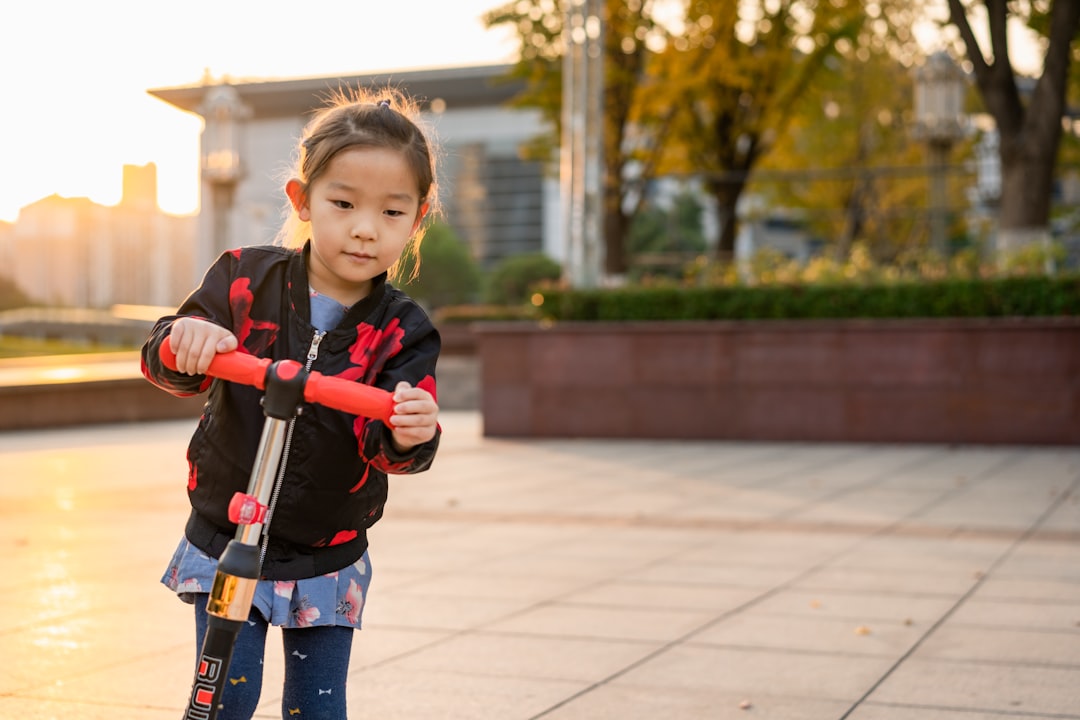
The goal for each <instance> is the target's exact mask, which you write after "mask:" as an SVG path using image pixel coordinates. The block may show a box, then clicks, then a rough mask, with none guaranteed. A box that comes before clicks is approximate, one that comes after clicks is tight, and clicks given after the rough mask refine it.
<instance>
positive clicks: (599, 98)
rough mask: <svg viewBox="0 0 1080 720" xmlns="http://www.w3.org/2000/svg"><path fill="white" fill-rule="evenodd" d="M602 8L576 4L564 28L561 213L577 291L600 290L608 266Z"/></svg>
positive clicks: (599, 2) (579, 0)
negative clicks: (603, 271)
mask: <svg viewBox="0 0 1080 720" xmlns="http://www.w3.org/2000/svg"><path fill="white" fill-rule="evenodd" d="M603 7H604V2H603V0H571V1H570V2H569V3H568V6H567V10H566V18H565V23H564V26H563V42H564V43H565V46H566V50H565V54H564V55H563V96H562V100H563V107H562V138H561V144H562V148H561V149H562V153H561V158H560V166H559V185H560V189H561V203H560V205H561V209H560V212H561V215H562V227H563V237H564V244H565V247H566V267H567V276H568V278H569V280H570V283H571V285H573V286H575V287H595V286H596V285H598V284H599V282H600V274H601V268H602V267H603V257H604V245H603V238H604V232H603V225H604V195H603V184H604V177H603V173H604V164H603V137H604V135H603V132H604V108H603V98H604V66H603V61H604V52H603V43H604V38H603Z"/></svg>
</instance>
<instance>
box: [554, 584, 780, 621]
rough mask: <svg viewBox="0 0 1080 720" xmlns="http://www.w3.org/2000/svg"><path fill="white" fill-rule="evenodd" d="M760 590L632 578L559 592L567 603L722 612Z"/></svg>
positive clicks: (731, 608)
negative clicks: (655, 581) (654, 581)
mask: <svg viewBox="0 0 1080 720" xmlns="http://www.w3.org/2000/svg"><path fill="white" fill-rule="evenodd" d="M760 595H761V593H760V592H759V591H757V590H754V589H752V588H738V587H728V586H724V585H689V584H686V585H675V584H673V583H667V584H663V585H661V584H658V583H645V582H634V581H613V582H605V583H601V584H596V585H591V586H589V587H587V588H585V589H582V590H578V591H576V592H571V593H567V594H565V595H563V596H562V597H561V601H562V602H564V603H566V604H569V605H589V606H598V607H624V608H661V609H667V610H708V611H711V612H715V613H726V612H730V611H732V610H735V609H736V608H738V607H739V606H740V605H744V604H746V603H747V602H750V601H751V600H753V599H755V598H757V597H760Z"/></svg>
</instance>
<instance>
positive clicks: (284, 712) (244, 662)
mask: <svg viewBox="0 0 1080 720" xmlns="http://www.w3.org/2000/svg"><path fill="white" fill-rule="evenodd" d="M208 598H209V595H207V594H200V595H196V596H195V633H196V640H195V643H196V645H195V657H196V658H198V657H199V656H200V655H202V644H203V639H204V637H205V636H206V624H207V613H206V601H207V599H208ZM268 627H269V624H268V623H267V621H266V619H265V618H264V617H263V616H262V613H260V612H259V611H258V610H256V609H254V608H252V610H251V614H250V615H249V616H248V622H247V624H245V625H244V626H243V627H242V628H241V629H240V633H239V635H238V636H237V638H236V645H235V646H234V647H233V655H232V662H231V663H230V664H229V672H228V677H227V679H226V681H225V690H224V692H223V693H222V696H221V704H222V708H221V710H220V712H218V716H217V717H218V720H249V719H250V718H251V716H252V715H254V714H255V708H256V707H257V706H258V704H259V695H260V694H261V693H262V677H263V655H264V653H265V652H266V631H267V628H268ZM281 637H282V644H283V645H284V647H285V685H284V688H283V690H282V698H281V717H282V718H285V719H286V720H289V719H290V718H302V719H303V720H313V719H314V720H346V714H345V683H346V680H347V679H348V673H349V654H350V652H351V651H352V639H353V633H352V628H350V627H341V626H335V625H322V626H318V627H310V628H293V629H283V630H282V631H281Z"/></svg>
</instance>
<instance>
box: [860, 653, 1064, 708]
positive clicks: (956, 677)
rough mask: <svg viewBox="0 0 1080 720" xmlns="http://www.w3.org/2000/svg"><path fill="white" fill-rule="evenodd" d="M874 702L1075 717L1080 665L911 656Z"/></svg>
mask: <svg viewBox="0 0 1080 720" xmlns="http://www.w3.org/2000/svg"><path fill="white" fill-rule="evenodd" d="M868 700H870V701H872V702H874V703H890V704H900V705H903V704H909V703H918V704H919V705H926V706H930V707H939V708H942V709H950V710H967V711H972V712H984V713H1005V714H1007V713H1029V714H1038V713H1042V714H1045V715H1060V716H1065V717H1075V716H1076V715H1077V709H1078V708H1080V667H1072V668H1059V667H1047V666H1028V665H1010V664H997V663H988V662H957V661H952V660H936V659H919V658H910V659H908V660H907V661H906V662H905V663H904V664H903V665H902V666H901V667H900V668H898V669H897V670H896V672H895V673H893V674H892V675H890V676H889V677H888V678H886V679H885V681H884V682H883V683H882V684H881V685H880V686H879V687H878V688H877V689H876V690H875V691H874V692H873V693H872V694H871V695H870V697H869V698H868Z"/></svg>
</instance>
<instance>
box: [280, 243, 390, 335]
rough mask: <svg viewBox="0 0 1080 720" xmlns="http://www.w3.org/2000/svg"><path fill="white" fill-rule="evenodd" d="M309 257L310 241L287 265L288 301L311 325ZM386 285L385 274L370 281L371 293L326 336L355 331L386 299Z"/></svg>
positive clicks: (358, 302) (354, 306) (353, 307)
mask: <svg viewBox="0 0 1080 720" xmlns="http://www.w3.org/2000/svg"><path fill="white" fill-rule="evenodd" d="M310 256H311V241H310V240H309V241H308V242H306V243H304V247H303V248H301V249H300V251H298V252H297V253H296V255H295V256H294V257H293V259H292V261H291V262H290V263H289V299H290V301H291V304H292V306H293V310H294V311H295V312H296V314H297V315H299V316H300V317H301V318H303V319H304V321H305V322H307V323H308V324H309V325H310V324H311V300H310V296H309V295H308V273H307V267H308V258H309V257H310ZM386 290H387V283H386V273H385V272H384V273H382V274H381V275H379V276H378V277H375V278H372V280H371V292H370V293H368V296H367V297H365V298H363V299H362V300H359V301H357V302H356V303H354V304H353V305H352V307H350V308H349V311H348V312H347V313H345V317H344V319H343V320H342V321H341V324H340V325H339V326H338V329H336V330H333V331H331V333H328V334H337V333H338V332H341V331H343V330H345V331H349V330H351V331H352V332H353V333H355V331H356V326H357V325H359V324H360V323H362V322H364V321H365V320H366V319H367V318H369V317H370V316H371V314H372V313H373V312H374V311H375V310H376V309H377V308H378V307H379V306H380V305H382V303H383V300H384V298H385V297H386Z"/></svg>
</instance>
